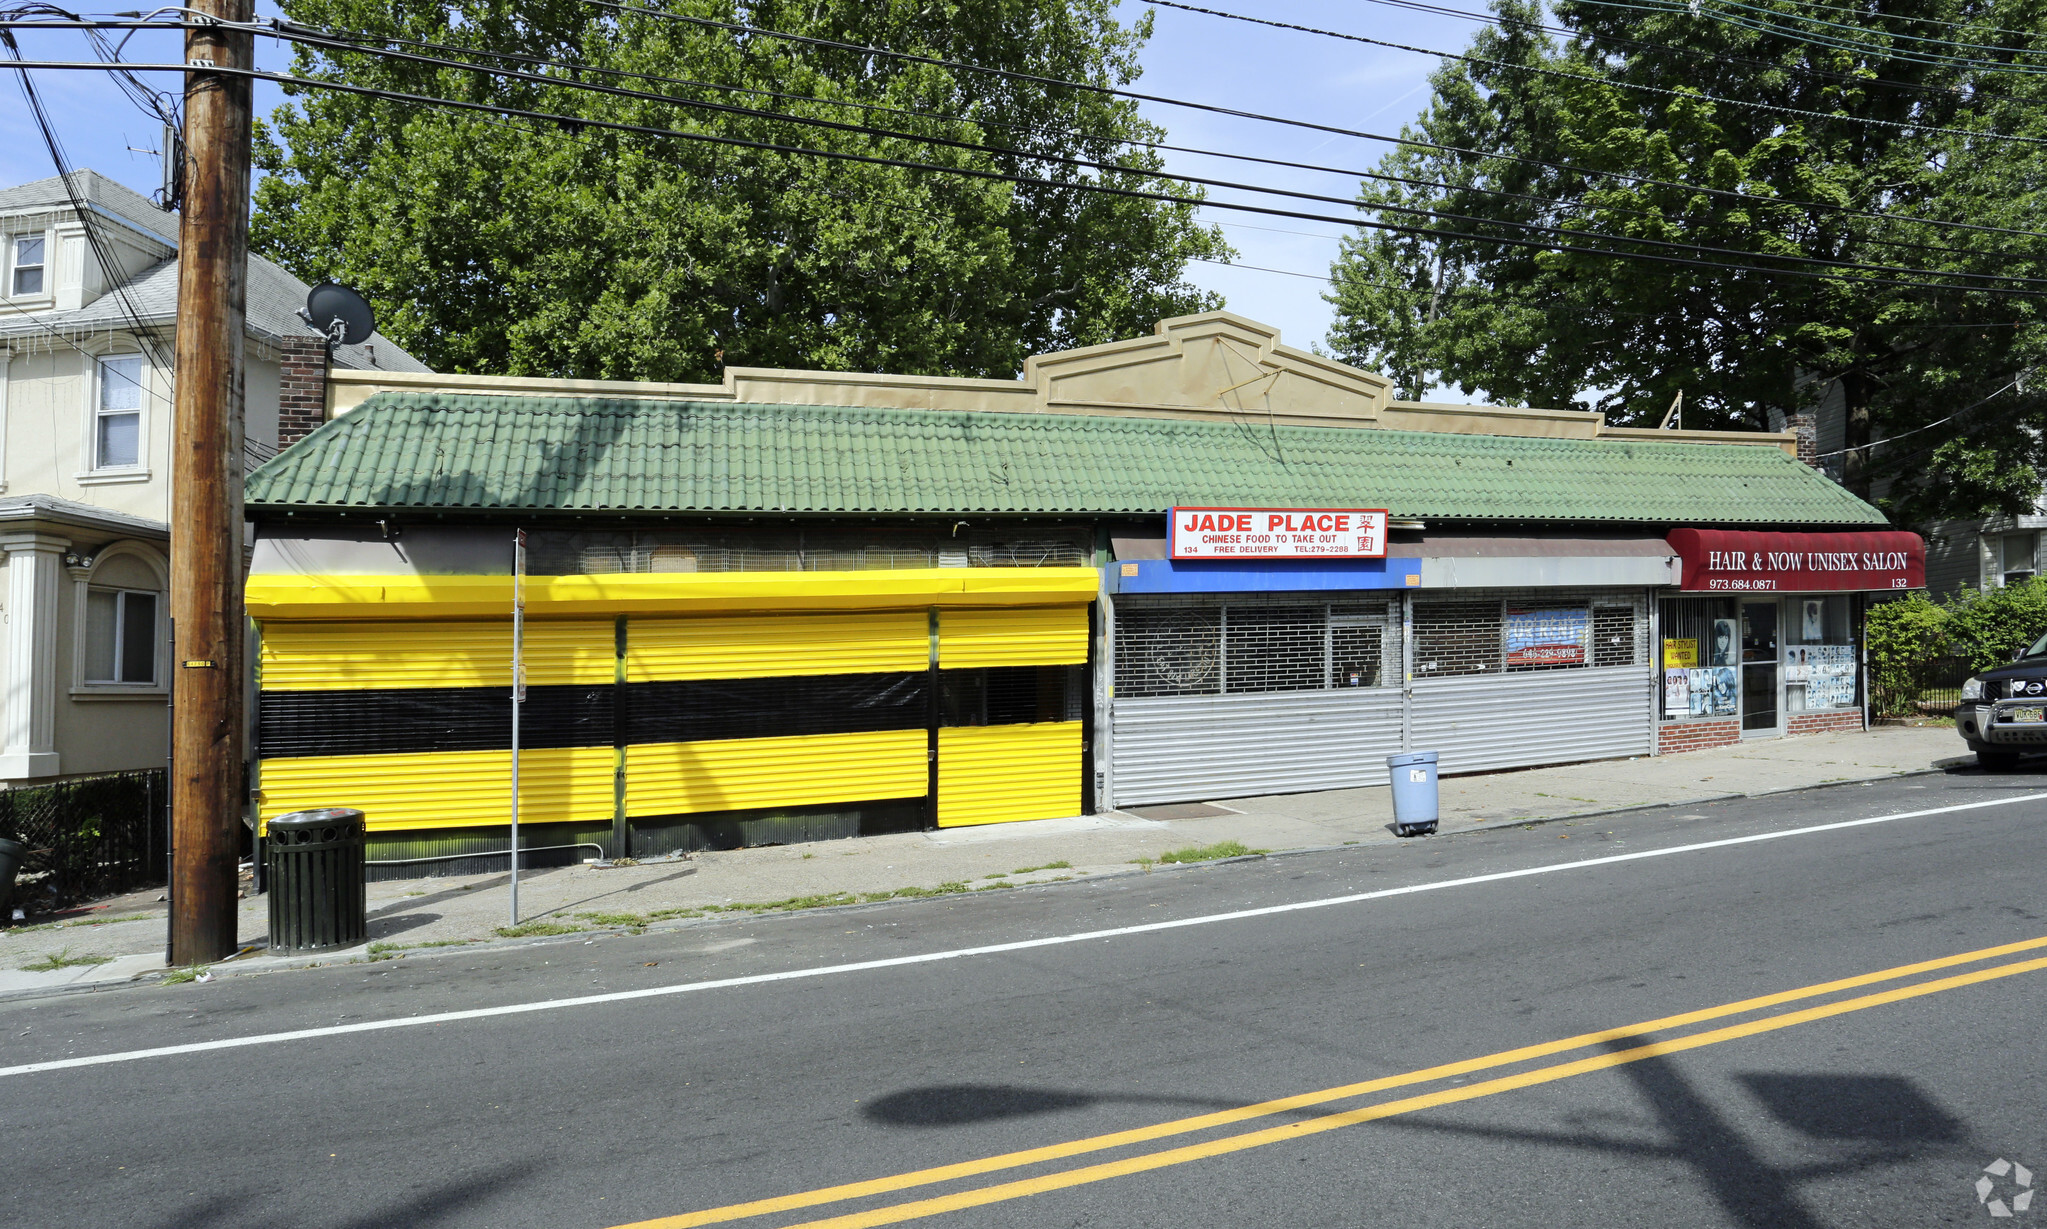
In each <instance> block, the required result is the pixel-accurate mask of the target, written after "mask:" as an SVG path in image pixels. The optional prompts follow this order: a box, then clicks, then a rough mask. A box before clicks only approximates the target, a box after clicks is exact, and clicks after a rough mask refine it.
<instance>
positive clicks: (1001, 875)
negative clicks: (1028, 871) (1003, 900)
mask: <svg viewBox="0 0 2047 1229" xmlns="http://www.w3.org/2000/svg"><path fill="white" fill-rule="evenodd" d="M1018 873H1019V874H1021V873H1022V872H1018ZM981 878H983V879H1007V878H1009V872H1008V871H989V872H988V873H987V874H985V875H983V876H981Z"/></svg>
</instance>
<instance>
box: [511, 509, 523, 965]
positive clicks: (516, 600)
mask: <svg viewBox="0 0 2047 1229" xmlns="http://www.w3.org/2000/svg"><path fill="white" fill-rule="evenodd" d="M525 702H526V531H525V530H523V529H521V530H519V531H517V532H516V533H515V534H514V535H513V537H512V925H514V926H517V925H518V924H519V706H520V705H522V704H524V703H525Z"/></svg>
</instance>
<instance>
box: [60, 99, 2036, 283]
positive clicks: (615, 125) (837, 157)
mask: <svg viewBox="0 0 2047 1229" xmlns="http://www.w3.org/2000/svg"><path fill="white" fill-rule="evenodd" d="M31 67H52V68H65V67H71V68H80V67H83V68H91V67H95V66H93V65H77V64H63V63H56V62H45V63H41V64H36V65H31ZM134 67H135V68H137V69H138V70H148V71H161V72H182V71H184V68H183V66H182V65H161V64H160V65H136V66H134ZM216 71H221V72H228V73H233V74H235V75H242V76H249V77H251V78H254V79H257V80H267V81H276V82H279V83H281V84H284V85H289V86H296V87H303V88H308V89H321V90H331V91H336V92H340V93H349V94H356V95H361V96H367V97H378V98H386V99H390V100H392V101H397V102H409V103H416V104H420V105H424V106H438V107H446V108H450V109H454V110H463V111H475V112H487V113H491V114H497V115H508V116H517V117H520V118H525V119H535V120H541V121H544V122H546V123H549V124H555V125H564V124H566V125H580V126H583V127H589V128H601V129H605V130H609V131H616V132H628V133H635V134H641V135H647V136H656V137H663V138H668V139H673V140H687V141H696V142H701V143H705V144H714V145H725V146H732V147H737V148H746V149H756V150H761V151H766V152H774V153H784V154H795V155H807V156H810V157H817V158H823V159H827V160H832V161H841V162H853V163H862V164H867V165H874V166H892V167H898V168H902V169H907V170H918V171H932V172H936V173H940V174H947V175H957V176H962V177H965V178H972V179H981V180H986V181H994V182H1004V183H1013V184H1019V185H1025V186H1032V187H1043V188H1052V189H1055V190H1064V191H1076V192H1093V193H1099V194H1104V195H1110V196H1120V197H1125V198H1131V199H1138V200H1155V201H1160V202H1164V203H1169V204H1179V205H1188V206H1193V207H1197V208H1203V207H1205V208H1211V209H1228V210H1233V211H1237V212H1242V213H1253V214H1259V215H1262V216H1266V217H1278V218H1292V219H1296V220H1301V221H1310V222H1331V223H1335V224H1337V225H1341V226H1350V227H1362V228H1365V229H1370V230H1385V231H1392V232H1397V233H1402V234H1410V235H1415V236H1418V237H1422V238H1428V239H1435V240H1437V241H1439V242H1440V241H1443V240H1468V241H1471V242H1475V243H1485V244H1494V245H1497V246H1503V247H1516V248H1524V249H1530V250H1534V251H1548V252H1570V253H1574V254H1579V255H1588V256H1598V257H1604V258H1607V259H1620V260H1625V259H1636V260H1647V261H1653V262H1656V263H1661V264H1673V265H1681V266H1687V267H1694V268H1708V269H1715V270H1719V271H1722V272H1727V273H1757V274H1766V275H1769V276H1773V277H1797V278H1804V279H1808V280H1822V281H1836V280H1838V281H1847V282H1849V283H1851V284H1853V285H1857V286H1896V287H1903V288H1907V289H1918V290H1952V291H1955V292H1957V293H1961V294H1970V293H1978V294H1993V295H2004V296H2011V297H2019V298H2039V297H2047V295H2043V293H2042V292H2040V291H2030V290H2020V289H2001V288H1997V287H1976V286H1955V285H1949V284H1928V283H1922V282H1907V281H1897V280H1893V279H1887V278H1842V277H1841V276H1840V275H1839V274H1834V273H1824V272H1814V271H1809V270H1803V269H1786V268H1768V267H1764V266H1759V265H1751V264H1744V263H1739V262H1728V261H1712V260H1694V259H1688V258H1685V257H1679V256H1666V255H1659V254H1655V253H1649V252H1617V251H1613V250H1611V249H1606V248H1594V247H1585V246H1581V245H1577V244H1561V243H1538V242H1535V241H1532V240H1524V239H1512V238H1506V237H1502V236H1488V235H1474V234H1469V233H1466V232H1461V231H1444V230H1433V229H1428V228H1423V227H1415V226H1405V225H1401V224H1398V223H1392V222H1374V221H1366V220H1363V219H1359V218H1342V217H1333V216H1331V215H1328V214H1318V213H1308V212H1305V211H1301V210H1291V209H1281V208H1277V207H1273V206H1266V205H1252V204H1247V203H1242V202H1236V201H1215V200H1206V199H1203V198H1200V197H1190V196H1180V195H1177V194H1173V193H1167V192H1158V191H1150V190H1144V189H1137V188H1122V187H1115V186H1112V185H1108V184H1102V183H1091V182H1087V181H1059V180H1048V179H1042V178H1036V177H1032V176H1026V175H1017V174H1012V173H1008V172H1002V171H990V170H983V169H980V168H974V167H958V166H944V165H940V164H936V163H928V162H917V161H912V160H909V159H902V158H888V157H883V156H881V155H876V154H857V153H851V152H848V151H844V150H823V149H812V148H809V147H805V146H792V145H783V144H779V143H776V142H770V141H756V140H750V139H747V138H743V137H730V136H720V135H715V134H711V133H699V132H682V131H677V130H675V129H672V128H655V127H652V126H649V125H644V124H627V123H621V122H619V121H615V120H599V119H590V118H586V117H582V116H575V115H561V114H557V113H554V112H547V111H536V110H532V109H528V108H520V107H506V106H501V105H497V104H491V103H481V102H471V101H467V100H461V99H449V98H438V97H434V96H430V95H423V94H409V93H404V92H400V91H395V90H385V89H378V88H376V87H373V86H361V85H352V84H349V83H346V82H339V81H322V80H317V79H314V78H307V77H295V76H289V75H286V74H282V73H271V72H264V71H262V70H258V69H239V68H237V69H217V70H216ZM1133 173H1137V172H1133ZM1143 174H1144V177H1146V178H1154V179H1170V178H1171V177H1170V176H1167V175H1164V174H1154V173H1143ZM1569 233H1576V234H1584V235H1585V236H1586V237H1588V238H1610V237H1611V236H1604V235H1598V234H1590V233H1587V232H1569ZM1741 254H1742V255H1749V254H1748V253H1741ZM1762 258H1763V259H1768V258H1769V257H1768V256H1767V255H1763V257H1762Z"/></svg>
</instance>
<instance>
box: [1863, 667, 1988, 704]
mask: <svg viewBox="0 0 2047 1229" xmlns="http://www.w3.org/2000/svg"><path fill="white" fill-rule="evenodd" d="M1974 673H1975V670H1974V669H1972V668H1971V667H1970V665H1969V659H1968V658H1966V657H1931V658H1927V659H1926V660H1924V661H1917V662H1913V663H1911V664H1910V665H1905V666H1896V667H1891V668H1888V669H1879V670H1875V671H1872V672H1871V675H1872V677H1871V679H1870V688H1869V707H1870V710H1871V711H1872V712H1873V713H1874V714H1875V715H1876V716H1879V717H1946V716H1948V715H1950V714H1952V713H1953V712H1954V711H1955V706H1956V705H1957V704H1959V703H1961V700H1962V684H1963V683H1964V682H1966V681H1968V678H1969V676H1970V675H1971V674H1974Z"/></svg>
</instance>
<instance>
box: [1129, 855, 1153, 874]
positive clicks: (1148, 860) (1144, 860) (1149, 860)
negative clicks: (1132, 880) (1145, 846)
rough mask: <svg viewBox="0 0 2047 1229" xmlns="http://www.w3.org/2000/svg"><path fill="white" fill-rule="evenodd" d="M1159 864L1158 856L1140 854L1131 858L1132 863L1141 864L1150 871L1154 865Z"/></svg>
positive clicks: (1134, 864)
mask: <svg viewBox="0 0 2047 1229" xmlns="http://www.w3.org/2000/svg"><path fill="white" fill-rule="evenodd" d="M1157 864H1158V859H1157V858H1153V857H1148V856H1146V855H1144V854H1139V855H1137V856H1136V857H1134V858H1132V859H1130V865H1132V866H1141V867H1143V868H1144V869H1145V870H1147V871H1149V870H1150V869H1151V868H1152V867H1154V866H1156V865H1157Z"/></svg>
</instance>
